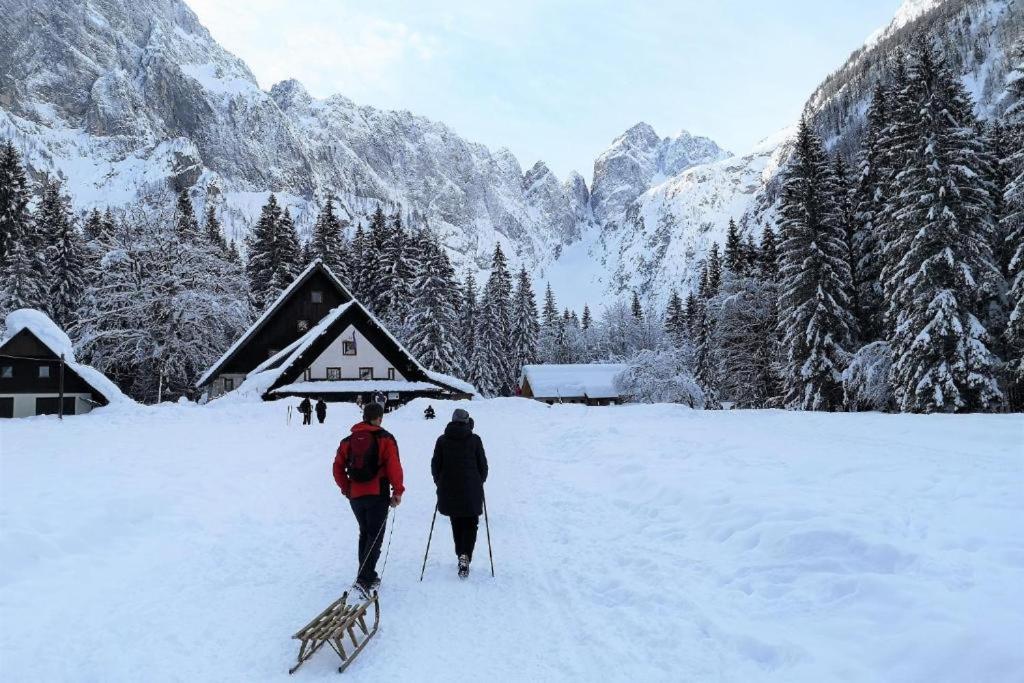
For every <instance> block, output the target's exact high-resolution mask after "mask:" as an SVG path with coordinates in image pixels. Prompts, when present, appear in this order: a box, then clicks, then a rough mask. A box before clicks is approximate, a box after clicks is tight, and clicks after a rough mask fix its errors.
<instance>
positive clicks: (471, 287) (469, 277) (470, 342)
mask: <svg viewBox="0 0 1024 683" xmlns="http://www.w3.org/2000/svg"><path fill="white" fill-rule="evenodd" d="M477 307H478V302H477V294H476V276H474V275H473V271H472V270H468V269H467V270H466V278H465V280H464V282H463V286H462V291H461V302H460V305H459V309H458V310H459V321H458V329H459V340H460V342H461V344H462V355H463V357H464V358H465V360H466V363H467V364H468V363H469V362H470V361H471V360H472V358H473V350H474V349H475V348H476V318H477Z"/></svg>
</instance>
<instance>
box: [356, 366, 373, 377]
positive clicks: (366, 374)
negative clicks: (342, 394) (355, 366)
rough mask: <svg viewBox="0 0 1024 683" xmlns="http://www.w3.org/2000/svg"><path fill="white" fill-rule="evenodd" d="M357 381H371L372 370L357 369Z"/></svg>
mask: <svg viewBox="0 0 1024 683" xmlns="http://www.w3.org/2000/svg"><path fill="white" fill-rule="evenodd" d="M359 379H373V368H359Z"/></svg>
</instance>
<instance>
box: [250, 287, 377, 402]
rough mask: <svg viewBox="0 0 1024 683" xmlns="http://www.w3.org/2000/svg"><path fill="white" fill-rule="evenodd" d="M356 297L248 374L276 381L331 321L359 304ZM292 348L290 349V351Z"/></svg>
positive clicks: (327, 327)
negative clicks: (282, 358)
mask: <svg viewBox="0 0 1024 683" xmlns="http://www.w3.org/2000/svg"><path fill="white" fill-rule="evenodd" d="M358 305H359V304H357V303H356V301H355V299H353V300H352V301H349V302H348V303H346V304H342V305H340V306H337V307H335V308H332V309H331V310H330V312H328V313H327V315H325V316H324V317H323V318H321V319H320V322H318V323H317V324H316V325H314V326H313V327H311V328H310V329H309V332H307V333H306V334H304V335H302V336H301V337H299V338H298V339H297V340H296V341H295V342H293V343H292V344H291V345H290V346H289V347H288V348H286V349H284V350H282V351H280V352H279V353H277V354H275V355H273V356H271V357H270V358H268V359H267V360H266V361H265V362H264V363H262V364H261V365H260V366H258V367H257V368H256V369H255V370H253V371H252V372H250V373H249V375H248V376H253V375H256V374H260V375H264V376H266V377H268V378H271V380H272V383H273V382H276V381H277V379H278V378H279V377H280V376H281V373H283V372H284V371H285V370H286V369H287V368H288V366H290V365H291V364H292V363H294V362H295V360H296V359H298V357H299V356H301V355H302V354H303V353H305V352H306V349H308V348H309V347H310V346H312V345H313V342H315V341H316V340H317V339H319V338H320V337H321V336H322V335H324V334H326V332H327V330H328V329H329V328H330V327H331V323H333V322H334V321H335V320H337V319H338V318H339V317H340V316H341V314H342V313H344V312H345V311H347V310H348V309H349V308H351V307H352V306H358ZM289 349H290V351H289ZM285 354H287V356H288V357H287V358H286V359H284V360H283V361H281V360H280V359H281V357H282V356H284V355H285Z"/></svg>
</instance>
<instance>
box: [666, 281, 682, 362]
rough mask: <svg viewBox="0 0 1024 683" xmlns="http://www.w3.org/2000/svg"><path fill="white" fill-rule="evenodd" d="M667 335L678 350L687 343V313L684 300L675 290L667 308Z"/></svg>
mask: <svg viewBox="0 0 1024 683" xmlns="http://www.w3.org/2000/svg"><path fill="white" fill-rule="evenodd" d="M665 334H666V335H668V338H669V340H670V341H671V342H672V345H673V346H674V347H676V348H679V347H681V346H682V345H683V344H684V343H686V338H687V330H686V313H685V311H683V300H682V298H680V296H679V292H678V291H676V290H675V289H674V288H673V290H672V293H671V294H670V295H669V297H668V304H667V305H666V306H665Z"/></svg>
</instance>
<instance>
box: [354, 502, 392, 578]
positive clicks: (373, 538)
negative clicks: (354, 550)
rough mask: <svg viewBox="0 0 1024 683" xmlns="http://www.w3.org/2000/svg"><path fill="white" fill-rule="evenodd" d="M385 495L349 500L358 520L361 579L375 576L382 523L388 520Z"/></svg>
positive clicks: (381, 539) (382, 529)
mask: <svg viewBox="0 0 1024 683" xmlns="http://www.w3.org/2000/svg"><path fill="white" fill-rule="evenodd" d="M389 502H390V501H389V499H388V498H387V496H362V497H361V498H353V499H352V500H350V501H349V504H350V505H351V506H352V513H353V514H355V516H356V521H357V522H359V566H360V567H361V569H360V571H359V576H358V578H359V579H360V580H362V581H373V580H374V579H376V578H377V560H378V559H379V558H380V548H381V545H382V544H383V543H384V525H385V523H386V522H387V521H388V510H389Z"/></svg>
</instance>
